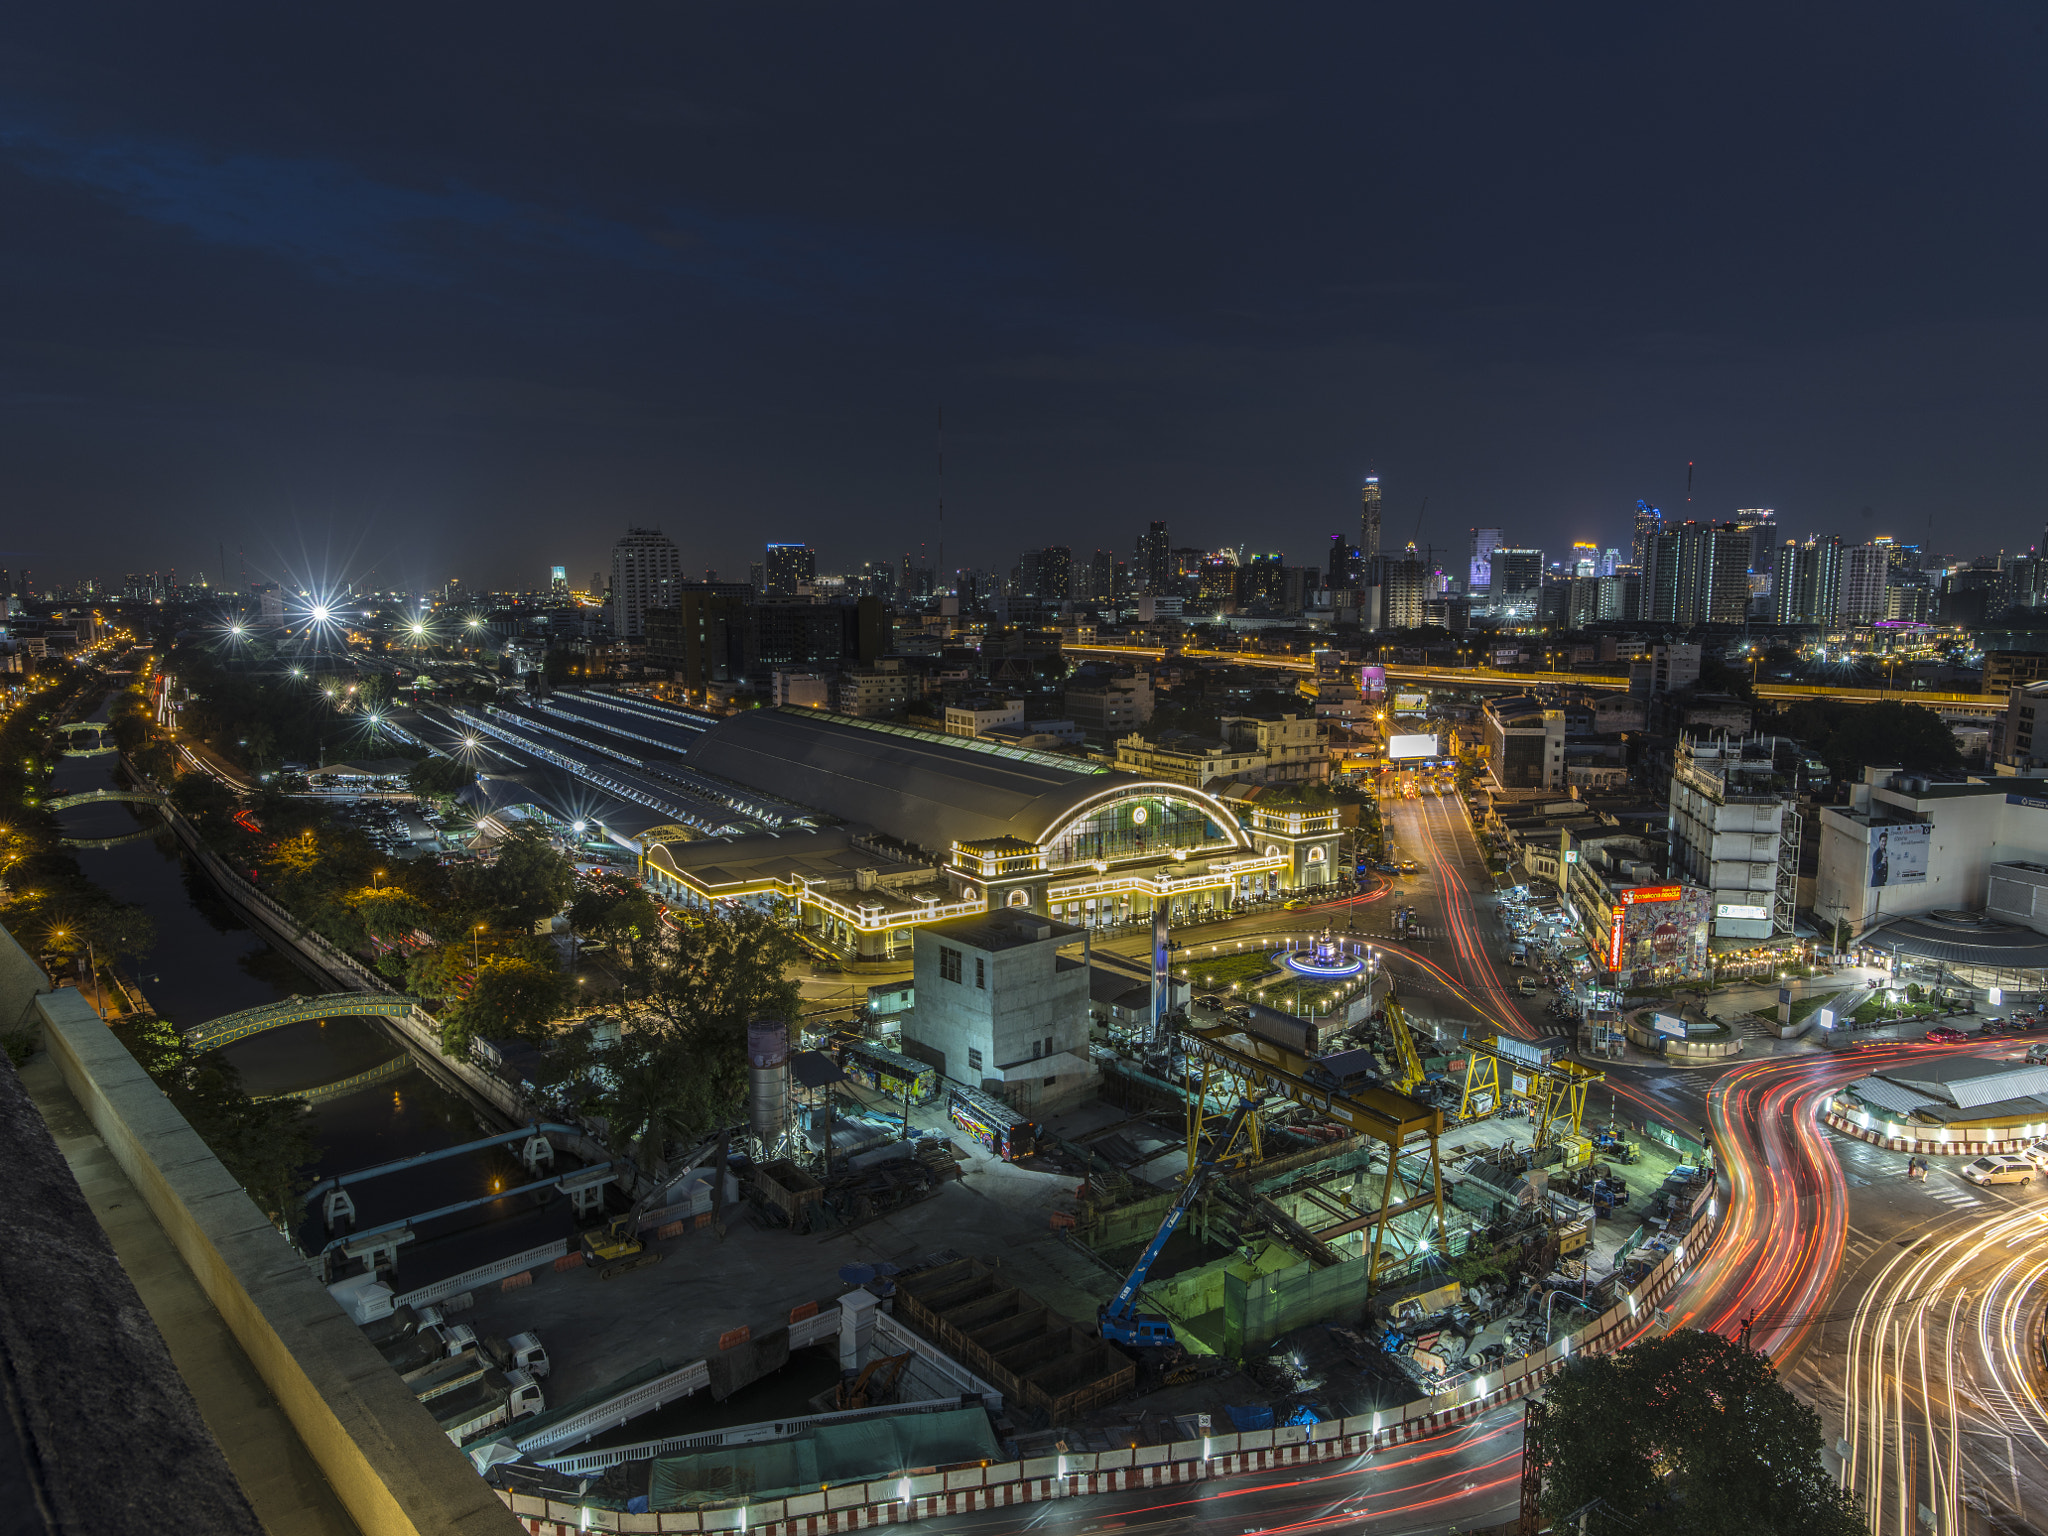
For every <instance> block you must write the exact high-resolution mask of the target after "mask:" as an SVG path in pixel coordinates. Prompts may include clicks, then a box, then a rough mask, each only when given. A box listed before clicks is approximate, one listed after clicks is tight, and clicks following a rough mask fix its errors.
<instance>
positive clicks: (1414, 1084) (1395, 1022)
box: [1387, 976, 1423, 1093]
mask: <svg viewBox="0 0 2048 1536" xmlns="http://www.w3.org/2000/svg"><path fill="white" fill-rule="evenodd" d="M1387 1033H1388V1034H1390V1035H1392V1036H1393V1037H1394V1060H1395V1063H1396V1065H1397V1066H1398V1067H1399V1069H1400V1070H1399V1072H1398V1073H1397V1074H1396V1075H1395V1078H1394V1081H1393V1082H1392V1083H1391V1084H1389V1086H1390V1087H1391V1088H1393V1090H1394V1091H1395V1092H1396V1093H1413V1092H1414V1091H1415V1090H1416V1089H1418V1088H1420V1087H1421V1086H1422V1077H1423V1072H1422V1053H1421V1052H1419V1051H1417V1050H1416V1049H1415V1036H1414V1035H1413V1034H1411V1033H1410V1032H1409V1029H1408V1015H1407V1013H1406V1011H1405V1010H1403V1009H1402V1007H1401V999H1400V998H1399V997H1397V996H1395V994H1394V978H1393V977H1391V976H1389V977H1388V978H1387Z"/></svg>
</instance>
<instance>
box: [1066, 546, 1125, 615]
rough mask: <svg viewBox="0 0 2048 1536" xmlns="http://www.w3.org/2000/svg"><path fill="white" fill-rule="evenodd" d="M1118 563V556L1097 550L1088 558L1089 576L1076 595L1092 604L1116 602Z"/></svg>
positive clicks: (1103, 550)
mask: <svg viewBox="0 0 2048 1536" xmlns="http://www.w3.org/2000/svg"><path fill="white" fill-rule="evenodd" d="M1116 563H1117V562H1116V556H1115V555H1113V554H1111V553H1110V552H1109V551H1108V550H1106V549H1098V550H1096V551H1095V553H1094V554H1093V555H1091V556H1089V558H1088V567H1087V575H1086V577H1084V578H1083V580H1082V581H1081V582H1080V583H1079V586H1080V590H1078V591H1076V592H1075V594H1074V595H1075V596H1076V597H1079V598H1082V599H1085V600H1086V601H1088V602H1091V603H1107V602H1113V601H1115V599H1116Z"/></svg>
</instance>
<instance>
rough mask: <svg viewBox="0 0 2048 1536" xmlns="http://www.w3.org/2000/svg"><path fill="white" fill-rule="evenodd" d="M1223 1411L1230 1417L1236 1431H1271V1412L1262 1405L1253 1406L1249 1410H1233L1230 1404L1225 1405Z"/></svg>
mask: <svg viewBox="0 0 2048 1536" xmlns="http://www.w3.org/2000/svg"><path fill="white" fill-rule="evenodd" d="M1223 1411H1224V1412H1225V1413H1227V1414H1229V1415H1230V1422H1231V1424H1232V1425H1233V1426H1235V1427H1236V1428H1238V1429H1271V1428H1272V1427H1273V1410H1272V1409H1270V1408H1268V1407H1267V1406H1266V1405H1265V1404H1263V1403H1257V1404H1254V1405H1253V1406H1251V1407H1249V1408H1233V1407H1232V1406H1231V1405H1230V1404H1228V1403H1225V1404H1224V1405H1223Z"/></svg>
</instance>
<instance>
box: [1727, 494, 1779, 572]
mask: <svg viewBox="0 0 2048 1536" xmlns="http://www.w3.org/2000/svg"><path fill="white" fill-rule="evenodd" d="M1735 526H1736V527H1738V528H1747V529H1748V530H1749V568H1750V570H1751V571H1755V572H1761V571H1769V570H1774V569H1775V568H1776V566H1777V554H1778V514H1777V513H1776V512H1773V511H1772V510H1771V509H1770V508H1769V507H1737V508H1736V509H1735Z"/></svg>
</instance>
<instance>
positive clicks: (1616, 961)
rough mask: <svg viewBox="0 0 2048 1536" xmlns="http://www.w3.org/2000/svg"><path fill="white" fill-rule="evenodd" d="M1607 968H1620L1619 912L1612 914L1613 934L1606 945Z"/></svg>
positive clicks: (1615, 969)
mask: <svg viewBox="0 0 2048 1536" xmlns="http://www.w3.org/2000/svg"><path fill="white" fill-rule="evenodd" d="M1607 969H1609V970H1610V971H1618V970H1620V969H1621V914H1620V913H1619V912H1617V913H1615V914H1614V935H1613V937H1612V938H1611V939H1610V940H1609V941H1608V945H1607Z"/></svg>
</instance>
